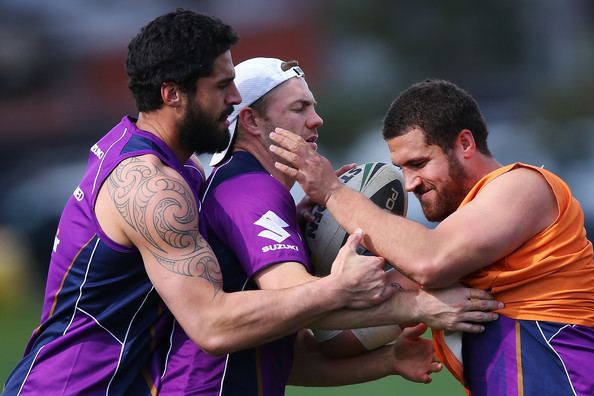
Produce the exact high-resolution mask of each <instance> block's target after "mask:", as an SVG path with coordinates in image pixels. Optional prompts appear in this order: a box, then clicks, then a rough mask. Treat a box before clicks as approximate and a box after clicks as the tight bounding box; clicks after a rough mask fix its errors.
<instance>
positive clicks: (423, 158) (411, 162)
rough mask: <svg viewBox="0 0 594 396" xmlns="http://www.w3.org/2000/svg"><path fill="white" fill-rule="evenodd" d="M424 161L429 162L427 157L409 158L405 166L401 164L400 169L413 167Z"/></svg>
mask: <svg viewBox="0 0 594 396" xmlns="http://www.w3.org/2000/svg"><path fill="white" fill-rule="evenodd" d="M423 161H427V156H419V157H413V158H409V159H408V160H406V161H405V162H404V163H403V164H401V165H400V167H401V168H404V167H406V166H411V165H412V164H415V163H419V162H423Z"/></svg>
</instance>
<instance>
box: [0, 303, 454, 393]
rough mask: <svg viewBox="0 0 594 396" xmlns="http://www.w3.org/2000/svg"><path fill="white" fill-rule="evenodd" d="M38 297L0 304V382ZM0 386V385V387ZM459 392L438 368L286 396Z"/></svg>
mask: <svg viewBox="0 0 594 396" xmlns="http://www.w3.org/2000/svg"><path fill="white" fill-rule="evenodd" d="M40 303H41V298H40V297H39V298H37V299H36V300H35V301H26V302H22V303H21V304H20V305H19V306H18V307H15V306H14V305H13V306H11V307H6V306H4V307H1V308H0V326H1V328H2V337H0V351H2V353H1V354H0V356H1V357H0V380H1V381H2V384H4V381H5V380H6V377H8V375H9V374H10V372H11V370H12V369H13V368H14V365H15V364H16V362H18V361H19V359H20V357H21V356H22V353H23V350H24V348H25V344H26V343H27V340H28V339H29V336H30V335H31V332H32V331H33V329H34V328H35V326H37V323H38V320H39V315H40V306H39V304H40ZM1 388H2V386H0V389H1ZM335 395H336V396H338V395H340V396H361V395H365V396H384V395H385V396H388V395H389V396H397V395H406V396H409V395H414V396H425V395H427V396H429V395H439V396H458V395H460V396H462V395H464V391H463V388H462V387H461V386H460V385H459V384H458V383H457V382H456V380H455V379H454V378H453V377H452V376H451V375H450V374H449V373H448V372H441V373H438V374H436V375H434V376H433V382H432V383H431V384H429V385H423V384H414V383H412V382H408V381H405V380H402V379H401V378H399V377H389V378H384V379H382V380H379V381H373V382H369V383H366V384H360V385H352V386H342V387H334V388H301V387H289V388H288V389H287V392H286V396H335Z"/></svg>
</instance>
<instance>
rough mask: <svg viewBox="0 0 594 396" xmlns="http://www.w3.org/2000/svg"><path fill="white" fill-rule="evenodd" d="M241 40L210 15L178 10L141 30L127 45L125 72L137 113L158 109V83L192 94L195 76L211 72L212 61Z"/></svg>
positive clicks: (196, 78) (159, 89)
mask: <svg viewBox="0 0 594 396" xmlns="http://www.w3.org/2000/svg"><path fill="white" fill-rule="evenodd" d="M238 40H239V37H238V36H237V34H236V33H235V31H234V30H233V29H232V28H231V27H230V26H229V25H226V24H224V23H223V22H221V21H220V20H219V19H217V18H214V17H209V16H205V15H202V14H198V13H196V12H193V11H188V10H184V9H181V8H180V9H177V10H176V11H174V12H171V13H168V14H165V15H161V16H159V17H157V18H156V19H154V20H153V21H151V22H149V23H148V24H147V25H146V26H144V27H143V28H142V29H141V31H140V33H138V35H136V37H134V38H133V39H132V40H131V41H130V44H129V45H128V58H127V60H126V73H127V74H128V88H130V91H132V95H133V96H134V100H135V101H136V107H137V108H138V111H143V112H146V111H152V110H157V109H159V108H161V106H162V105H163V101H162V99H161V85H162V84H163V83H164V82H173V83H176V84H178V85H179V87H180V89H181V90H182V92H185V93H193V92H195V89H196V81H197V80H198V78H200V77H203V76H208V75H209V74H210V73H211V72H212V68H213V64H214V60H215V58H217V57H218V56H219V55H221V54H222V53H224V52H225V51H227V50H229V49H230V48H231V46H232V45H234V44H235V43H237V41H238Z"/></svg>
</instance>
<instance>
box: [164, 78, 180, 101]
mask: <svg viewBox="0 0 594 396" xmlns="http://www.w3.org/2000/svg"><path fill="white" fill-rule="evenodd" d="M161 99H163V103H165V106H171V107H179V106H181V105H182V94H181V92H180V90H179V87H178V86H177V84H175V83H172V82H165V83H163V84H161Z"/></svg>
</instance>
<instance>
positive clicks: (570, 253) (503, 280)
mask: <svg viewBox="0 0 594 396" xmlns="http://www.w3.org/2000/svg"><path fill="white" fill-rule="evenodd" d="M520 167H523V168H529V169H532V170H534V171H536V172H539V173H540V174H541V175H542V176H543V177H544V179H545V180H546V182H547V183H548V184H549V186H550V187H551V189H552V191H553V193H554V195H555V198H556V200H557V206H558V208H559V216H558V217H557V219H556V220H555V221H554V222H553V224H551V225H550V226H549V227H547V228H545V229H544V230H543V231H541V232H540V233H538V234H537V235H535V236H534V237H532V238H531V239H529V240H528V241H526V243H524V244H523V245H522V246H520V247H519V248H518V249H517V250H516V251H514V252H513V253H511V254H510V255H508V256H506V257H504V258H503V259H501V260H499V261H497V262H496V263H494V264H492V265H489V266H487V267H485V268H482V269H481V270H479V271H476V272H474V273H472V274H470V275H468V276H466V277H465V278H464V279H462V283H464V284H465V285H467V286H471V287H475V288H478V289H483V290H489V291H491V292H492V293H493V294H494V296H495V298H496V299H497V300H499V301H501V302H503V303H504V304H505V307H504V308H503V309H502V310H499V311H497V312H498V313H500V314H502V315H505V316H507V317H510V318H513V319H523V320H543V321H550V322H562V323H569V324H578V325H583V326H590V327H594V260H593V252H592V243H591V242H590V241H589V240H588V239H587V238H586V230H585V229H584V214H583V212H582V209H581V207H580V204H579V203H578V202H577V200H576V199H575V198H574V197H573V196H572V194H571V191H570V190H569V187H568V186H567V185H566V184H565V183H564V182H563V180H561V179H560V178H559V177H558V176H556V175H554V174H553V173H551V172H549V171H547V170H545V169H543V168H538V167H535V166H531V165H526V164H522V163H515V164H511V165H507V166H504V167H502V168H499V169H497V170H495V171H493V172H491V173H489V174H488V175H486V176H485V177H483V178H482V179H481V180H480V181H479V182H478V183H477V184H476V185H475V186H474V187H473V188H472V190H471V191H470V192H469V193H468V195H467V196H466V198H465V199H464V201H462V203H461V204H460V207H462V206H464V205H466V204H467V203H468V202H470V201H472V200H473V199H474V198H475V197H476V195H477V194H478V193H479V191H480V190H481V189H482V188H483V187H484V186H485V185H486V184H487V183H489V182H490V181H492V180H493V179H495V178H496V177H498V176H500V175H502V174H504V173H507V172H510V171H512V170H514V169H517V168H520ZM502 205H505V203H504V202H503V203H502ZM433 338H434V345H435V348H436V351H437V353H438V356H439V358H440V359H442V362H443V363H444V364H445V365H446V367H447V368H448V369H449V370H450V372H452V374H454V376H455V377H456V378H457V379H458V380H459V381H460V382H461V383H462V384H463V383H464V381H463V376H462V370H461V369H462V365H461V364H460V362H459V361H458V360H457V359H456V358H455V356H453V354H452V353H451V352H450V351H449V349H448V347H447V345H446V344H445V342H444V340H443V335H442V333H441V332H440V331H434V337H433Z"/></svg>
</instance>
